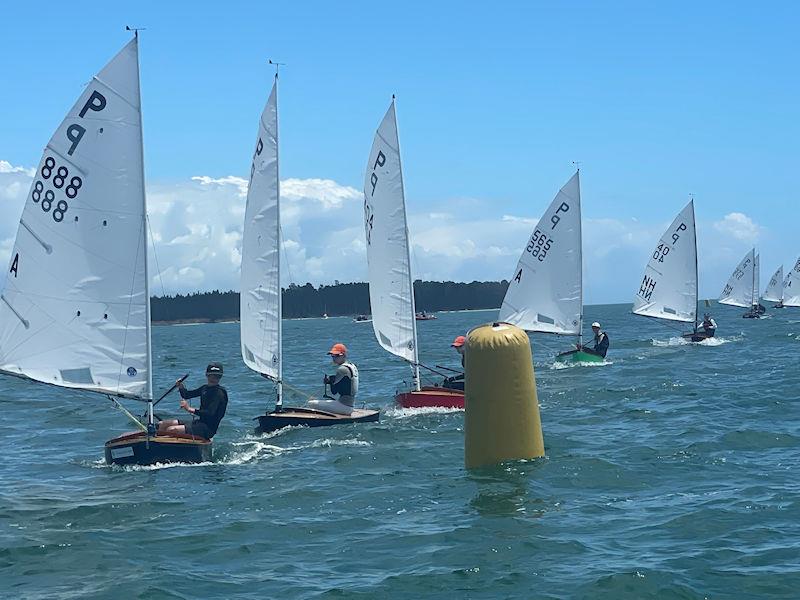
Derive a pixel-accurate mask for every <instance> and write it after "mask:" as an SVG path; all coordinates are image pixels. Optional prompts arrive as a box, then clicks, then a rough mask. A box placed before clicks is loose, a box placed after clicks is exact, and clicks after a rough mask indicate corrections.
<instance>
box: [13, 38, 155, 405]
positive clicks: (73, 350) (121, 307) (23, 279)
mask: <svg viewBox="0 0 800 600" xmlns="http://www.w3.org/2000/svg"><path fill="white" fill-rule="evenodd" d="M145 214H146V213H145V192H144V173H143V164H142V124H141V111H140V97H139V61H138V42H137V40H136V39H133V40H131V41H130V42H129V43H128V44H127V45H126V46H125V47H124V48H123V49H122V50H121V51H120V52H119V53H118V54H117V55H116V56H115V57H114V58H113V59H112V60H111V62H109V63H108V64H107V65H106V66H105V67H104V68H103V70H102V71H100V72H99V73H98V74H97V75H96V76H95V77H94V78H93V79H92V80H91V82H90V83H89V84H88V86H87V87H86V89H85V90H84V92H83V93H82V94H81V96H80V98H78V101H77V102H76V103H75V105H74V106H73V107H72V109H71V110H70V111H69V113H68V114H67V116H66V118H65V119H64V120H63V122H62V123H61V125H59V127H58V129H57V130H56V132H55V134H54V135H53V137H52V138H51V139H50V141H49V142H48V144H47V146H46V148H45V151H44V154H43V155H42V159H41V161H40V163H39V166H38V168H37V170H36V174H35V176H34V181H33V185H32V187H31V190H30V192H29V193H28V197H27V200H26V202H25V206H24V208H23V211H22V218H21V219H20V223H19V229H18V230H17V237H16V240H15V242H14V247H13V250H12V251H11V263H10V266H9V269H8V271H7V273H6V281H5V286H4V289H3V291H2V295H0V370H2V371H4V372H7V373H11V374H15V375H19V376H22V377H26V378H30V379H34V380H37V381H42V382H45V383H51V384H55V385H59V386H63V387H69V388H77V389H83V390H90V391H95V392H103V393H108V394H114V395H119V396H128V397H137V398H151V397H152V386H151V365H150V298H149V293H148V281H147V237H146V227H145Z"/></svg>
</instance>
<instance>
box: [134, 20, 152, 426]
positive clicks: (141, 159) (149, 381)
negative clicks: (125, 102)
mask: <svg viewBox="0 0 800 600" xmlns="http://www.w3.org/2000/svg"><path fill="white" fill-rule="evenodd" d="M134 39H135V40H136V88H137V90H138V92H139V94H138V97H139V123H140V127H139V131H140V135H139V165H140V166H141V177H142V232H143V237H144V297H145V322H146V323H147V331H146V335H147V389H146V391H145V398H147V399H149V400H152V399H153V339H152V338H153V336H152V333H153V332H152V329H153V326H152V323H151V317H150V265H149V260H148V259H149V256H148V254H149V253H148V251H147V250H148V248H147V191H146V189H145V186H144V180H145V179H144V124H143V122H142V80H141V76H140V72H139V71H140V68H139V32H138V31H135V32H134ZM153 242H154V243H155V240H153ZM151 412H152V411H151Z"/></svg>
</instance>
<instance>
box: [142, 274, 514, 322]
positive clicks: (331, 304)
mask: <svg viewBox="0 0 800 600" xmlns="http://www.w3.org/2000/svg"><path fill="white" fill-rule="evenodd" d="M507 287H508V282H507V281H505V280H503V281H473V282H471V283H464V282H455V281H421V280H417V281H415V282H414V298H415V302H416V306H417V310H420V311H422V310H424V311H428V312H436V311H441V310H475V309H482V308H497V307H498V306H500V304H501V303H502V301H503V296H504V295H505V293H506V288H507ZM369 313H370V306H369V288H368V287H367V284H366V283H338V282H337V283H335V284H333V285H320V286H319V287H315V286H313V285H311V284H310V283H306V284H305V285H295V284H292V285H290V286H289V287H288V288H284V289H283V316H284V317H285V318H287V319H298V318H306V317H320V316H322V315H323V314H327V315H328V316H331V317H336V316H350V315H359V314H369ZM151 314H152V319H153V321H154V322H162V323H171V322H198V323H199V322H209V321H210V322H214V321H234V320H237V319H238V318H239V292H234V291H226V292H223V291H219V290H214V291H211V292H196V293H193V294H186V295H183V294H177V295H174V296H161V297H155V298H152V299H151Z"/></svg>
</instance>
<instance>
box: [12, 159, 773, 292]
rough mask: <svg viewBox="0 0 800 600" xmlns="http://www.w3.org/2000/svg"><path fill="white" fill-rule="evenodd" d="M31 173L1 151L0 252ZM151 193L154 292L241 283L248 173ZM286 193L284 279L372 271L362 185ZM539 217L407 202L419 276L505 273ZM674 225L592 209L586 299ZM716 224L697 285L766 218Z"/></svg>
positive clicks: (627, 273)
mask: <svg viewBox="0 0 800 600" xmlns="http://www.w3.org/2000/svg"><path fill="white" fill-rule="evenodd" d="M34 174H35V170H34V169H30V168H25V167H19V166H14V165H12V164H10V163H8V162H6V161H0V208H1V209H2V210H3V211H4V214H5V215H6V216H7V218H6V219H3V220H1V221H0V255H1V256H0V263H3V261H7V260H8V258H9V256H10V252H11V249H12V246H13V242H14V236H15V235H16V230H17V224H18V219H19V214H20V213H21V211H22V206H23V204H24V202H25V199H26V198H27V194H28V190H29V188H30V186H31V183H32V178H33V175H34ZM147 196H148V213H149V221H150V228H151V233H152V239H153V244H152V246H154V247H155V255H154V254H153V253H152V247H151V254H150V264H151V273H152V280H151V290H152V292H153V293H154V294H161V293H162V290H163V291H164V292H166V293H168V294H172V293H176V292H182V293H185V292H192V291H195V290H209V289H237V288H238V285H239V273H240V263H241V245H242V225H243V221H244V212H245V202H246V196H247V180H245V179H244V178H242V177H238V176H235V175H227V176H210V175H198V176H195V177H192V178H190V179H187V180H183V181H178V182H171V183H166V182H152V183H150V184H149V185H148V186H147ZM281 199H282V206H281V215H282V238H283V249H282V250H283V252H282V255H283V268H284V270H283V272H284V277H285V279H284V285H286V284H288V283H292V282H293V283H297V284H303V283H305V282H307V281H310V282H312V283H315V284H318V283H332V282H333V281H334V280H337V279H338V280H340V281H364V280H365V279H366V274H367V269H366V256H365V255H366V248H365V241H364V225H363V221H362V219H363V209H362V201H363V198H362V194H361V192H360V191H359V190H357V189H356V188H353V187H351V186H347V185H342V184H340V183H338V182H336V181H333V180H330V179H320V178H310V179H286V180H284V181H282V182H281ZM542 208H543V207H542ZM539 217H540V215H538V214H529V215H511V214H497V202H496V201H494V200H493V199H487V200H482V199H477V198H451V199H444V200H442V201H441V202H430V201H428V202H426V205H425V210H424V211H421V212H417V211H415V207H414V205H413V203H412V204H410V205H409V218H408V221H409V230H410V232H411V241H412V269H413V272H414V274H415V277H417V278H422V279H434V280H455V281H472V280H474V279H479V280H489V279H491V280H499V279H508V278H509V277H510V276H511V274H512V273H513V270H514V267H515V265H516V263H517V260H518V259H519V256H520V253H521V252H522V249H523V247H524V246H525V244H526V243H527V240H528V238H529V236H530V234H531V231H532V229H533V226H534V225H535V224H536V222H537V221H538V219H539ZM668 224H669V223H667V222H664V223H645V222H642V221H640V220H637V219H633V218H631V219H611V218H596V219H594V218H593V219H585V220H584V223H583V235H584V240H583V249H584V253H583V259H584V273H585V277H584V287H585V290H586V294H585V301H586V302H587V303H591V302H598V301H610V300H614V301H625V300H627V299H629V298H630V297H631V296H632V294H633V293H634V291H635V289H637V288H636V286H638V284H639V279H640V278H641V275H642V273H643V270H644V265H645V264H646V262H647V258H648V256H649V255H650V252H652V250H653V247H654V245H655V243H656V241H657V240H658V238H659V236H660V235H661V234H662V232H663V231H664V229H665V228H666V227H667V225H668ZM709 225H710V226H708V227H704V226H703V225H702V224H698V241H699V243H700V251H699V254H700V257H701V262H700V264H701V288H703V287H705V288H708V289H715V288H716V287H717V285H719V286H720V287H721V286H722V285H723V284H724V280H725V279H727V276H728V274H729V272H730V269H732V268H733V267H734V266H735V262H736V261H737V260H738V258H740V257H739V256H738V254H740V253H743V252H744V247H745V244H746V243H747V244H752V243H753V241H754V240H755V239H757V238H758V236H759V235H761V233H762V232H763V231H764V229H763V228H762V227H761V226H759V225H757V224H756V223H754V222H753V221H752V219H750V218H749V217H747V216H746V215H744V214H742V213H731V214H728V215H726V216H725V217H723V218H722V219H721V220H719V221H717V222H713V221H712V222H711V223H710V224H709ZM156 259H157V265H158V268H156ZM709 272H711V274H710V275H709ZM162 286H163V287H162Z"/></svg>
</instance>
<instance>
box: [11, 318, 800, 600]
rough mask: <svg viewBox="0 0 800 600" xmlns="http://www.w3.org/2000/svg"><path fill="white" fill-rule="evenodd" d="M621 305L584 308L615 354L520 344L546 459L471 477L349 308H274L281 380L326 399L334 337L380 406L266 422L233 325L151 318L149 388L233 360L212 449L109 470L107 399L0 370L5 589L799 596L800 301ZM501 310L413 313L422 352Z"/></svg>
mask: <svg viewBox="0 0 800 600" xmlns="http://www.w3.org/2000/svg"><path fill="white" fill-rule="evenodd" d="M628 310H629V307H626V306H600V307H588V308H587V311H586V312H587V319H589V320H590V321H591V320H594V319H599V320H600V321H602V322H603V324H604V326H605V327H606V328H607V330H608V332H609V334H610V338H611V344H612V347H611V351H610V353H609V361H608V363H609V364H605V365H601V366H592V367H588V366H585V367H573V366H568V365H559V364H553V359H552V353H551V352H549V351H548V350H552V351H555V350H557V349H565V347H566V343H567V340H563V341H559V340H555V339H553V338H547V337H542V338H541V339H540V338H539V336H536V337H535V338H534V354H535V361H536V374H537V381H538V386H539V399H540V402H541V404H542V419H543V424H544V433H545V445H546V450H547V458H546V459H544V460H539V461H534V462H529V463H514V464H509V465H506V466H504V467H498V468H495V469H488V470H484V471H480V472H466V471H465V470H464V468H463V413H461V412H459V411H443V412H431V411H427V412H408V411H397V410H393V409H391V408H389V407H388V405H389V402H390V400H391V397H392V395H393V392H394V391H395V389H396V387H397V386H398V384H399V382H401V381H402V379H403V378H406V379H407V378H408V375H409V373H408V370H407V369H406V368H405V367H404V366H402V365H401V364H399V362H398V361H396V360H393V359H392V358H390V357H389V356H388V355H386V354H385V353H383V352H381V351H380V350H379V349H378V347H377V345H376V343H375V342H374V341H373V338H372V329H371V325H370V324H368V323H360V324H356V323H352V322H351V321H350V320H349V319H336V318H332V319H328V320H325V321H323V320H305V321H291V322H287V323H286V324H285V329H284V331H285V335H286V343H285V350H286V375H287V378H288V379H289V380H290V381H292V382H294V383H295V384H296V385H299V386H300V387H303V388H305V389H307V390H308V391H309V392H311V393H317V394H320V393H321V392H322V384H321V378H322V373H323V371H324V370H326V368H327V366H328V362H327V358H326V356H325V354H324V352H325V351H326V350H327V348H328V347H329V345H330V344H331V343H332V342H334V341H344V342H346V343H347V344H348V346H349V347H350V349H351V352H352V355H353V358H354V360H355V361H356V362H357V364H358V365H359V367H360V372H361V385H362V394H361V397H362V399H366V400H367V401H368V403H370V404H374V405H382V406H385V407H387V410H386V411H385V412H384V414H383V415H382V420H381V422H380V423H379V424H374V425H363V426H353V427H349V426H348V427H341V428H329V429H317V430H310V429H305V430H301V429H295V430H288V431H284V432H279V433H278V434H277V435H274V436H272V437H269V438H266V437H255V436H253V435H252V434H251V428H252V425H253V422H252V420H251V419H252V418H253V417H255V416H256V415H257V414H259V413H260V412H262V411H263V410H264V408H265V407H266V406H271V403H272V394H271V392H270V390H269V389H268V387H267V386H266V385H265V382H264V381H263V380H262V379H261V378H260V377H258V376H256V375H255V374H253V373H250V372H247V371H246V369H245V368H244V367H243V366H242V365H241V364H240V360H239V353H238V347H239V343H238V325H236V324H216V325H197V326H185V327H180V326H176V327H157V328H155V329H154V344H153V345H154V352H155V359H154V363H155V367H156V372H157V383H158V387H167V386H168V385H169V384H170V383H171V381H173V380H174V378H175V377H176V376H177V375H179V374H181V373H183V372H185V371H187V370H188V371H192V373H193V375H192V377H191V379H190V381H192V382H196V383H199V382H200V381H201V375H202V371H203V369H204V367H205V364H206V363H207V362H208V361H209V360H221V361H223V362H224V363H225V372H226V376H225V379H224V384H225V385H226V387H227V388H228V390H229V393H230V396H231V405H230V407H229V412H228V416H227V418H226V419H225V421H224V422H223V424H222V427H221V428H220V432H219V434H218V435H217V437H216V439H215V446H216V450H215V452H216V455H215V459H214V463H213V464H207V465H199V466H172V467H169V468H147V469H127V470H125V469H118V468H109V467H106V466H104V465H103V462H102V444H103V442H104V441H105V439H107V438H108V437H111V435H112V434H116V433H118V432H120V431H124V430H126V429H128V424H127V422H126V420H125V418H124V417H123V416H122V415H121V414H119V413H118V412H116V411H114V410H113V409H111V407H110V406H107V405H106V404H104V402H105V401H104V400H103V399H102V398H95V397H93V396H86V395H80V394H77V393H71V392H68V391H59V390H55V389H53V388H49V387H45V386H37V385H32V384H28V383H25V382H22V381H17V380H11V379H3V385H4V394H3V399H2V411H3V416H4V418H3V420H2V422H1V424H0V451H1V453H2V462H0V596H2V597H4V598H5V597H9V598H10V597H13V598H52V597H58V598H77V597H81V598H84V597H87V598H150V599H153V598H239V597H242V598H278V597H281V598H306V597H318V598H351V597H356V598H388V597H392V598H423V597H424V598H614V599H620V598H655V597H658V598H704V597H707V598H766V597H773V598H779V597H780V598H795V597H798V595H800V592H798V589H800V485H799V484H798V459H800V427H799V426H798V423H800V418H798V402H797V395H798V369H797V366H798V361H797V355H798V350H800V312H792V311H791V310H790V309H785V310H784V311H770V313H769V315H770V317H771V318H769V319H764V320H761V321H751V320H745V319H741V318H740V317H739V314H740V312H739V311H738V310H737V309H730V308H723V307H720V308H717V309H715V317H716V319H717V321H718V323H719V325H720V330H719V334H720V336H722V337H721V338H720V339H718V340H715V341H713V342H712V343H710V344H707V345H702V346H686V345H683V344H682V342H681V341H680V339H679V338H678V337H676V336H677V332H674V331H673V330H671V329H669V328H667V327H664V326H662V325H661V324H659V323H656V322H652V321H649V320H646V319H640V318H636V317H633V316H631V315H630V314H629V312H628ZM493 317H494V313H491V312H482V313H481V312H473V313H459V314H442V315H440V317H439V319H438V320H437V321H430V322H423V323H420V324H419V330H420V334H421V346H422V349H423V360H425V362H427V363H428V364H436V363H438V364H445V365H450V366H456V360H455V356H454V355H451V352H452V351H451V350H450V348H449V343H450V341H451V339H452V337H454V336H455V335H457V334H460V333H463V332H464V331H465V330H466V329H467V328H468V327H470V326H473V325H476V324H479V323H481V322H484V321H488V320H491V319H492V318H493ZM162 404H163V405H164V406H163V409H165V412H166V409H168V408H169V409H174V408H176V407H177V397H174V398H173V397H171V398H170V399H168V400H167V401H165V402H164V403H162Z"/></svg>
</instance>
